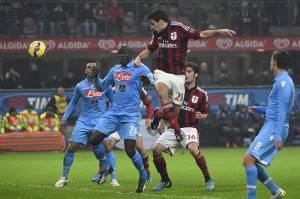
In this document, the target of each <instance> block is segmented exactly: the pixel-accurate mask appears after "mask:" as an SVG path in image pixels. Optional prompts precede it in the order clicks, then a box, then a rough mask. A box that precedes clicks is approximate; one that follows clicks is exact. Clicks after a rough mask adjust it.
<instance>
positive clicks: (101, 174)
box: [98, 167, 113, 184]
mask: <svg viewBox="0 0 300 199" xmlns="http://www.w3.org/2000/svg"><path fill="white" fill-rule="evenodd" d="M112 171H113V168H112V167H109V168H108V169H107V170H105V171H101V172H100V176H101V177H100V180H99V182H98V184H104V183H105V182H106V178H107V176H108V175H109V174H110V173H111V172H112Z"/></svg>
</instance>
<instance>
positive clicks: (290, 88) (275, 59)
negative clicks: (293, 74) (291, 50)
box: [243, 51, 295, 199]
mask: <svg viewBox="0 0 300 199" xmlns="http://www.w3.org/2000/svg"><path fill="white" fill-rule="evenodd" d="M288 65H289V54H288V52H286V51H275V52H274V53H273V55H272V57H271V63H270V69H271V71H272V72H273V75H274V77H275V79H274V83H273V88H272V91H271V93H270V95H269V98H268V106H267V107H264V108H262V107H255V106H252V107H249V112H255V113H263V114H266V119H265V122H264V125H263V127H262V128H261V130H260V132H259V133H258V135H257V136H256V137H255V139H254V141H253V142H252V143H251V145H250V146H249V149H248V151H247V153H246V155H245V156H244V161H243V165H244V167H245V172H246V176H247V192H248V199H256V183H257V179H258V180H259V181H260V182H262V183H263V184H264V185H265V186H266V187H267V189H269V191H270V192H271V194H272V196H271V199H278V198H282V197H284V196H285V195H286V192H285V191H284V190H283V189H281V188H279V187H278V186H277V185H276V183H275V182H274V181H273V180H272V179H271V177H270V176H269V175H268V174H267V173H266V172H265V170H264V169H263V167H262V166H261V165H263V166H266V167H268V166H270V163H271V161H272V160H273V158H274V157H275V155H276V154H277V152H278V151H279V150H281V149H282V147H283V143H284V142H285V140H286V138H287V136H288V132H289V119H290V114H291V110H292V106H293V103H294V97H295V87H294V83H293V80H292V79H291V78H290V77H289V75H288V73H287V71H286V69H287V67H288Z"/></svg>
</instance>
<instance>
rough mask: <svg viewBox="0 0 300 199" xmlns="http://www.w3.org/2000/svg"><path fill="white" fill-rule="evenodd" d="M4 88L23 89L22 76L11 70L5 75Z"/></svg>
mask: <svg viewBox="0 0 300 199" xmlns="http://www.w3.org/2000/svg"><path fill="white" fill-rule="evenodd" d="M3 88H6V89H17V88H22V82H21V75H20V74H19V73H18V72H17V71H15V69H14V68H10V69H9V71H8V72H6V73H5V75H4V82H3Z"/></svg>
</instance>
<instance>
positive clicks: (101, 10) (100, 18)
mask: <svg viewBox="0 0 300 199" xmlns="http://www.w3.org/2000/svg"><path fill="white" fill-rule="evenodd" d="M93 14H94V19H95V21H96V24H97V27H98V35H99V36H104V34H105V32H106V21H107V10H106V9H105V7H104V5H103V3H102V2H100V3H99V4H98V5H97V7H96V8H94V9H93Z"/></svg>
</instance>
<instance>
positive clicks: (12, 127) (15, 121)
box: [3, 107, 23, 133]
mask: <svg viewBox="0 0 300 199" xmlns="http://www.w3.org/2000/svg"><path fill="white" fill-rule="evenodd" d="M3 120H4V129H5V133H13V132H20V131H21V130H22V128H23V126H22V118H21V115H20V114H18V113H17V111H16V109H15V108H13V107H11V108H9V111H8V113H6V115H5V117H4V119H3Z"/></svg>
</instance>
